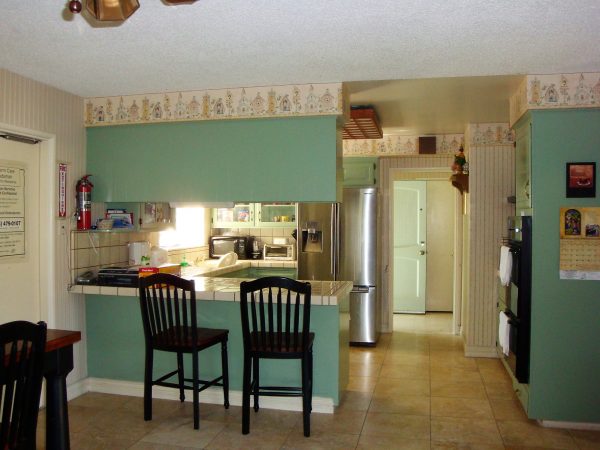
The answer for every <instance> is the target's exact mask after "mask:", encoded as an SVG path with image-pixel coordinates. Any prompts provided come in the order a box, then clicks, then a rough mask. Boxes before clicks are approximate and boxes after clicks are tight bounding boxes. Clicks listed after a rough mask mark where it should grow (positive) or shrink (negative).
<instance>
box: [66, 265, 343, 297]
mask: <svg viewBox="0 0 600 450" xmlns="http://www.w3.org/2000/svg"><path fill="white" fill-rule="evenodd" d="M214 263H215V262H213V261H208V262H206V263H205V264H203V265H202V266H191V267H185V268H183V269H182V273H181V276H182V277H183V278H187V279H193V280H194V283H195V285H196V299H198V300H218V301H239V300H240V282H242V281H244V279H243V278H226V277H225V276H226V275H225V274H226V273H227V272H231V271H233V270H239V269H243V268H246V267H250V266H251V265H252V266H256V265H258V266H259V267H295V262H290V263H288V264H290V265H289V266H283V265H282V263H281V262H277V263H270V262H268V261H252V262H250V261H238V262H237V263H236V264H235V265H232V266H229V267H224V268H221V269H217V268H216V267H215V264H214ZM261 263H262V264H261ZM217 276H218V277H217ZM310 284H311V287H312V295H311V304H313V305H325V306H328V305H329V306H335V305H337V304H338V298H341V297H344V296H346V295H348V294H349V293H350V291H351V290H352V282H350V281H315V280H311V281H310ZM69 292H71V293H76V294H96V295H116V296H122V297H137V295H138V291H137V288H133V287H112V286H83V285H73V286H71V288H70V289H69Z"/></svg>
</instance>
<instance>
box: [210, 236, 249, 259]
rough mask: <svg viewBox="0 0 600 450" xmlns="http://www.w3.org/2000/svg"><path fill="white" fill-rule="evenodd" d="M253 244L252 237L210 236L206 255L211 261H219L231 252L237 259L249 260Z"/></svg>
mask: <svg viewBox="0 0 600 450" xmlns="http://www.w3.org/2000/svg"><path fill="white" fill-rule="evenodd" d="M253 242H254V238H253V237H252V236H211V237H210V238H209V240H208V255H209V257H210V258H211V259H219V258H220V257H221V256H223V255H226V254H227V253H230V252H233V253H235V254H236V255H237V256H238V259H250V258H251V256H252V252H253V248H254V247H253Z"/></svg>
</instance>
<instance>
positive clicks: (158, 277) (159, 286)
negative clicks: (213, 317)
mask: <svg viewBox="0 0 600 450" xmlns="http://www.w3.org/2000/svg"><path fill="white" fill-rule="evenodd" d="M139 289H140V306H141V309H142V322H143V326H144V335H145V337H146V341H147V344H150V345H151V346H152V347H154V348H157V349H161V348H174V347H176V346H181V345H184V344H185V345H188V346H189V347H190V348H192V349H194V348H195V346H196V342H197V341H198V335H197V333H198V331H197V326H198V324H197V318H196V289H195V284H194V280H185V279H183V278H180V277H178V276H175V275H171V274H166V273H157V274H154V275H150V276H148V277H143V278H140V281H139Z"/></svg>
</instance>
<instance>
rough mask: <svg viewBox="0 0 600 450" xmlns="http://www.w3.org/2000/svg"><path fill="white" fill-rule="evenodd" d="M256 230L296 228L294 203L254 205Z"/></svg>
mask: <svg viewBox="0 0 600 450" xmlns="http://www.w3.org/2000/svg"><path fill="white" fill-rule="evenodd" d="M255 211H256V216H255V219H254V221H255V223H256V227H257V228H288V227H289V228H292V227H295V226H296V204H295V203H256V204H255Z"/></svg>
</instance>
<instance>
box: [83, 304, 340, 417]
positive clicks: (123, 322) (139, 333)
mask: <svg viewBox="0 0 600 450" xmlns="http://www.w3.org/2000/svg"><path fill="white" fill-rule="evenodd" d="M85 302H86V305H85V306H86V308H85V310H86V333H87V355H88V376H90V377H95V378H108V379H113V380H126V381H137V382H143V380H144V332H143V328H142V317H141V313H140V306H139V300H138V299H137V297H117V296H109V295H86V296H85ZM310 319H311V326H310V329H311V331H314V332H315V342H314V387H313V394H314V395H315V396H319V397H326V398H331V399H333V402H334V404H335V405H337V404H338V403H339V379H338V376H339V367H338V362H339V356H340V355H339V352H340V349H339V340H340V335H339V333H340V312H339V308H338V307H337V306H315V307H313V308H311V318H310ZM198 325H199V326H203V327H211V328H223V329H228V330H229V344H228V353H229V355H228V356H229V377H230V389H232V390H238V391H241V388H242V368H243V347H242V333H241V323H240V304H239V303H237V302H222V301H202V300H201V301H198ZM184 358H186V365H187V364H189V361H188V360H190V357H189V355H188V356H187V357H184ZM199 360H200V378H204V379H207V378H208V377H216V376H218V375H219V374H220V371H221V353H220V346H215V347H214V348H209V349H206V350H203V351H202V352H200V358H199ZM176 367H177V363H176V360H175V356H174V354H170V353H166V352H155V359H154V369H155V370H154V374H155V376H156V375H159V374H162V373H166V372H168V371H171V370H174V369H175V368H176ZM186 367H187V366H186ZM190 367H191V366H190ZM186 370H187V369H186ZM189 373H190V374H191V368H190V369H189ZM300 373H301V372H300V362H299V361H294V360H290V361H284V360H278V361H264V362H263V361H261V383H264V385H272V386H277V385H286V384H288V385H295V386H300V384H301V381H300V380H301V379H300Z"/></svg>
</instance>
